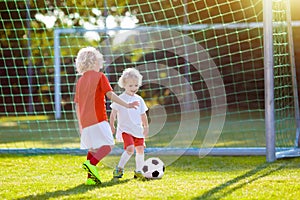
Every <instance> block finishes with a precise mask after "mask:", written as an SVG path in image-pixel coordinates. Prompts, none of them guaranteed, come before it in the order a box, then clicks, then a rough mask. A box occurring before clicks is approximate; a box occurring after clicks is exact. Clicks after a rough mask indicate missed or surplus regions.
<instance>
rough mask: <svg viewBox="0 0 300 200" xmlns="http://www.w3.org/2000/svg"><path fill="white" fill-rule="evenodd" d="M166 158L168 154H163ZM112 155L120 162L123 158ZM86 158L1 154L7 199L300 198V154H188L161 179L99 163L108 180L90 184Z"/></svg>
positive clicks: (2, 191)
mask: <svg viewBox="0 0 300 200" xmlns="http://www.w3.org/2000/svg"><path fill="white" fill-rule="evenodd" d="M160 158H161V159H162V160H166V159H168V158H167V157H163V156H161V157H160ZM106 159H110V160H115V161H116V160H118V159H119V157H118V156H109V157H107V158H106ZM84 160H85V157H84V156H76V155H7V154H1V155H0V162H1V165H0V166H1V167H0V176H1V180H0V182H1V183H0V197H1V199H264V200H265V199H272V200H276V199H280V200H283V199H288V200H292V199H295V200H296V199H298V198H299V195H300V183H299V178H300V171H299V167H300V158H294V159H289V160H278V161H276V162H274V163H266V161H265V157H260V156H258V157H204V158H201V159H200V158H198V157H192V156H183V157H180V158H179V159H178V160H177V161H175V162H174V163H172V164H171V165H170V166H167V168H166V171H165V175H164V177H163V178H162V179H160V180H151V181H139V180H135V179H133V168H132V166H133V165H132V162H133V161H132V160H134V159H131V162H130V163H128V167H127V171H125V174H124V177H123V178H122V179H120V181H117V182H116V181H112V171H113V170H112V168H111V166H107V165H105V162H106V161H103V162H104V163H100V164H99V165H98V168H99V171H100V176H101V178H102V184H101V185H98V186H86V185H84V182H85V179H86V174H85V172H84V171H83V170H82V169H81V164H82V162H83V161H84Z"/></svg>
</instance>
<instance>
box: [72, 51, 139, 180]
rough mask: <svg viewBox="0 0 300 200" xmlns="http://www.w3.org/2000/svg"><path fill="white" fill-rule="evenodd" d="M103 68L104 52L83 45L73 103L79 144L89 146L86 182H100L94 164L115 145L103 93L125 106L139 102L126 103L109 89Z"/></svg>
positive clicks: (78, 57) (130, 106) (85, 147)
mask: <svg viewBox="0 0 300 200" xmlns="http://www.w3.org/2000/svg"><path fill="white" fill-rule="evenodd" d="M101 68H103V55H102V54H101V53H100V52H99V51H97V50H96V49H95V48H93V47H86V48H82V49H81V50H80V51H79V52H78V54H77V59H76V70H77V72H78V73H80V74H82V76H81V77H80V78H79V79H78V81H77V83H76V93H75V104H76V114H77V118H78V123H79V130H80V134H81V137H80V148H81V149H88V154H87V160H86V161H85V162H84V163H83V168H84V169H85V170H86V171H87V172H88V179H87V182H86V184H87V185H95V184H99V183H101V181H100V176H99V173H98V170H97V167H96V165H97V164H98V163H99V161H100V160H102V159H103V158H104V157H105V156H107V155H108V154H109V153H110V152H111V149H112V147H113V145H114V139H113V135H112V132H111V129H110V125H109V123H108V118H107V114H106V105H105V96H106V97H108V98H109V99H111V100H112V101H113V102H116V103H118V104H120V105H122V106H124V107H126V108H135V107H136V106H138V105H139V103H138V102H130V103H126V102H125V101H123V100H122V99H120V98H119V97H118V96H117V95H116V94H115V93H114V92H113V90H112V87H111V86H110V84H109V81H108V79H107V77H106V76H105V75H104V74H103V73H102V72H99V70H100V69H101Z"/></svg>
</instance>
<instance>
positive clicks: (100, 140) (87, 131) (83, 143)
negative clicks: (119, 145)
mask: <svg viewBox="0 0 300 200" xmlns="http://www.w3.org/2000/svg"><path fill="white" fill-rule="evenodd" d="M114 144H115V142H114V137H113V134H112V132H111V129H110V126H109V123H108V122H107V121H102V122H100V123H98V124H95V125H92V126H89V127H86V128H84V129H83V130H82V133H81V138H80V149H98V148H100V147H101V146H103V145H114Z"/></svg>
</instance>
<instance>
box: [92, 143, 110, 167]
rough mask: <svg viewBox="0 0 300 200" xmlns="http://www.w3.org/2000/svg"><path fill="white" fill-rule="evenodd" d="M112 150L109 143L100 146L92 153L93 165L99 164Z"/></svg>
mask: <svg viewBox="0 0 300 200" xmlns="http://www.w3.org/2000/svg"><path fill="white" fill-rule="evenodd" d="M110 152H111V147H110V146H109V145H105V146H102V147H100V148H99V149H98V150H97V151H96V152H93V153H91V155H92V156H91V158H90V159H89V160H90V163H91V164H92V165H97V164H98V163H99V161H100V160H102V159H103V158H104V157H105V156H107V155H108V154H109V153H110Z"/></svg>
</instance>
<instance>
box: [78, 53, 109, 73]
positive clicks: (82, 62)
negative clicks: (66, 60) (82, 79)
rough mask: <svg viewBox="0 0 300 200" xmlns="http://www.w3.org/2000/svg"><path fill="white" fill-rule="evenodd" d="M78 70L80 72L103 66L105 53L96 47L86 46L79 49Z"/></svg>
mask: <svg viewBox="0 0 300 200" xmlns="http://www.w3.org/2000/svg"><path fill="white" fill-rule="evenodd" d="M75 62H76V71H77V72H78V73H80V74H82V73H84V72H86V71H89V70H95V69H98V67H100V69H102V68H103V55H102V54H101V53H100V52H99V51H98V50H97V49H96V48H94V47H85V48H82V49H80V50H79V52H78V54H77V58H76V60H75Z"/></svg>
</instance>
